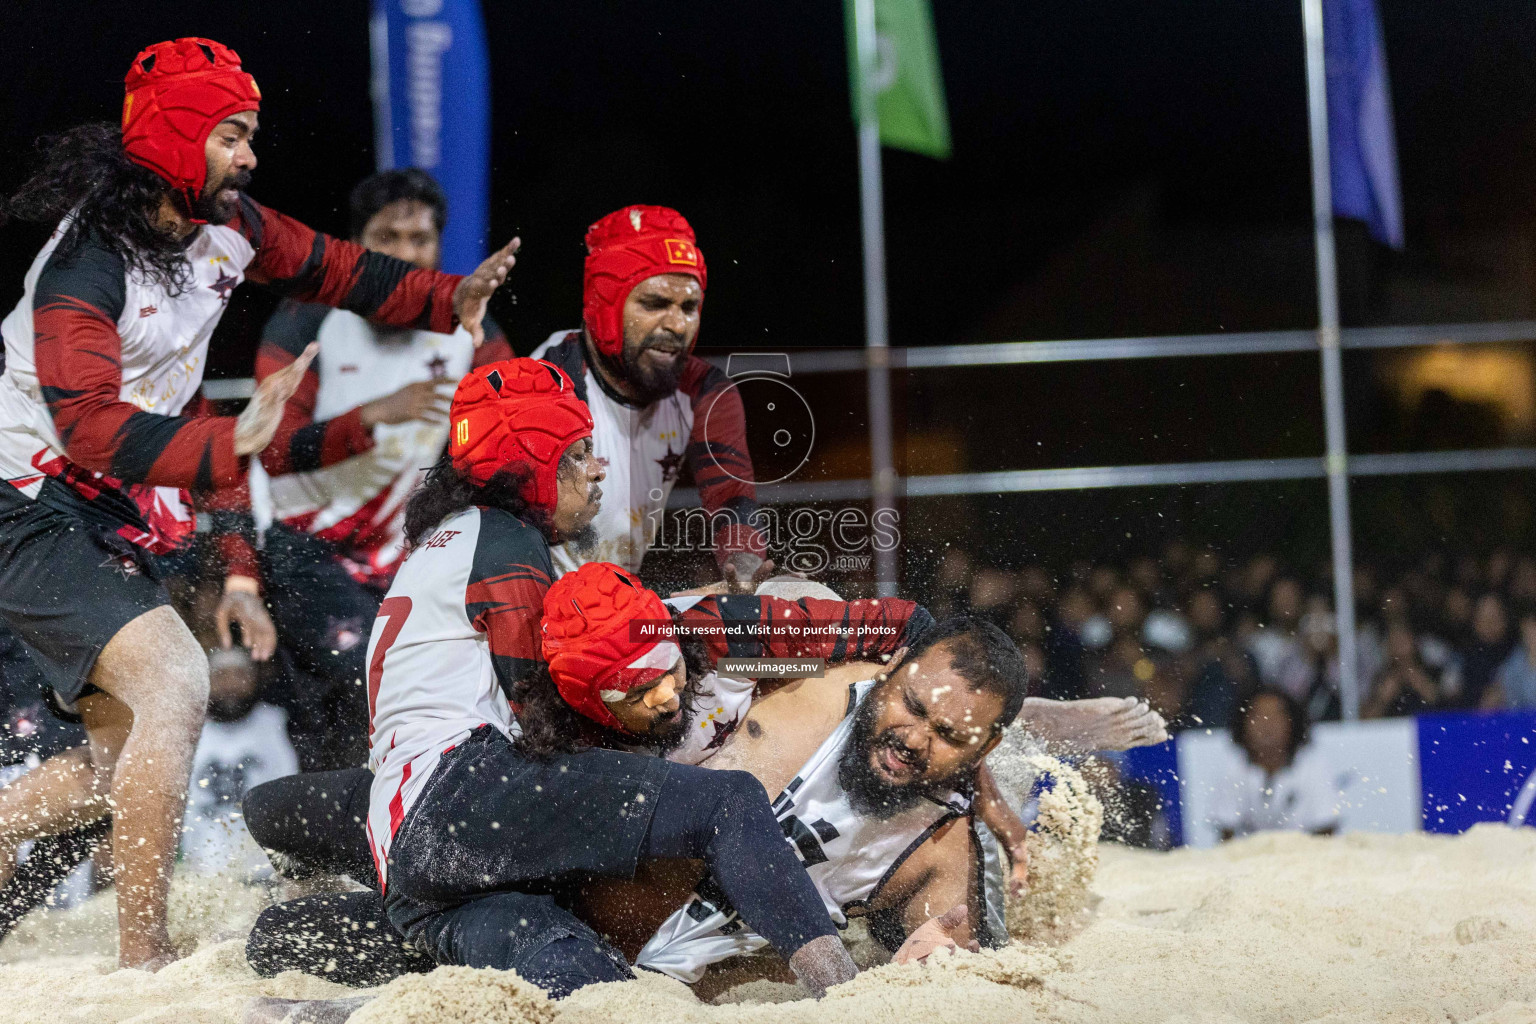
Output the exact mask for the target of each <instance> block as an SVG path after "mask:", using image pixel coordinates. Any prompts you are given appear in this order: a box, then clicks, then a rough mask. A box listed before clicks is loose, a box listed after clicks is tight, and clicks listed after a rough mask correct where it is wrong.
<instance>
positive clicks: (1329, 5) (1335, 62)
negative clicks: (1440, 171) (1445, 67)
mask: <svg viewBox="0 0 1536 1024" xmlns="http://www.w3.org/2000/svg"><path fill="white" fill-rule="evenodd" d="M1323 46H1324V49H1325V52H1326V65H1327V68H1328V160H1329V164H1330V165H1331V168H1332V175H1331V177H1332V179H1333V212H1334V215H1335V216H1338V217H1349V218H1352V219H1354V220H1363V221H1365V223H1366V224H1367V225H1368V226H1369V227H1370V230H1371V237H1373V238H1375V239H1376V240H1377V241H1378V242H1381V243H1383V244H1384V245H1390V246H1392V247H1393V248H1394V249H1401V248H1402V247H1403V196H1402V190H1401V188H1400V187H1399V185H1398V180H1397V136H1396V134H1395V133H1394V132H1393V130H1392V92H1391V89H1390V88H1389V86H1388V84H1387V52H1386V48H1385V46H1384V45H1383V43H1382V37H1381V23H1380V22H1379V21H1377V19H1376V5H1375V2H1374V0H1323Z"/></svg>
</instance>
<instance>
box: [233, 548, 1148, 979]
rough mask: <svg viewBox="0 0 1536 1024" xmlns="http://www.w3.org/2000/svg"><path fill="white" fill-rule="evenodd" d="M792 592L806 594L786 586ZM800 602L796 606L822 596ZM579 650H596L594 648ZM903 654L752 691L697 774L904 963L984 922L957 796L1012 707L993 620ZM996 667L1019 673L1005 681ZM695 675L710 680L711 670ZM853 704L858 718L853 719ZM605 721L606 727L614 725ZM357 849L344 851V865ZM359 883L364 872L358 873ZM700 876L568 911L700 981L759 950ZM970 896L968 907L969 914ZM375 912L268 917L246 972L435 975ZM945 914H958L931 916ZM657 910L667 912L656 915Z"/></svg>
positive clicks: (598, 889)
mask: <svg viewBox="0 0 1536 1024" xmlns="http://www.w3.org/2000/svg"><path fill="white" fill-rule="evenodd" d="M594 568H595V567H594ZM584 571H589V570H584ZM770 586H772V585H770ZM793 586H795V587H799V588H811V587H814V586H815V585H813V584H805V583H803V582H800V581H797V582H796V583H795V584H793ZM765 589H767V588H765ZM824 589H825V588H822V590H823V591H824ZM828 593H829V592H828ZM830 596H833V597H835V595H830ZM549 600H550V602H551V605H552V607H551V608H550V611H551V613H552V614H551V615H550V619H551V620H552V623H553V625H554V626H555V632H556V633H559V634H566V633H569V634H570V635H568V636H564V638H563V639H562V640H561V644H563V645H564V649H563V651H557V652H555V653H554V654H553V655H551V654H550V652H549V651H548V650H546V656H549V657H550V659H551V662H552V664H551V674H552V676H553V677H554V680H555V683H556V686H557V688H558V690H559V692H560V693H561V694H562V695H563V696H565V697H567V700H568V701H569V705H568V706H567V713H568V712H569V707H571V706H574V707H575V708H577V709H578V710H583V709H584V710H585V711H586V712H588V713H589V718H592V719H594V720H596V719H597V718H598V717H599V715H598V714H593V713H591V712H593V711H594V710H595V708H594V706H593V705H594V704H595V701H594V700H592V699H591V698H593V697H596V696H598V694H599V693H600V690H599V689H598V686H600V685H601V684H598V683H594V677H595V676H601V675H602V673H601V672H597V673H594V672H593V671H592V669H593V668H594V661H593V659H592V657H591V654H592V651H590V650H584V649H583V648H584V646H588V645H585V644H584V640H588V641H590V640H592V639H593V638H590V637H588V638H584V637H583V636H582V624H581V622H580V621H579V620H578V616H577V615H576V614H575V613H571V612H569V611H568V610H567V611H566V613H565V614H563V615H562V614H561V611H560V608H559V606H560V604H561V603H562V595H561V593H560V585H559V584H557V586H556V587H555V588H553V589H552V590H551V592H550V595H549ZM731 600H732V601H733V602H740V601H743V600H745V601H750V602H754V603H755V602H756V600H757V599H755V598H745V599H743V598H733V599H731ZM705 603H706V604H708V603H709V602H708V601H706V602H705ZM765 603H766V602H765ZM891 603H892V604H900V603H902V602H891ZM799 604H801V605H802V607H803V608H806V609H807V610H808V609H809V608H810V607H811V606H821V604H822V603H821V602H819V601H808V602H799ZM862 604H864V605H866V606H869V605H873V604H874V602H862ZM700 610H701V611H702V609H700ZM741 611H743V609H740V608H738V609H736V612H737V613H738V614H739V613H741ZM822 614H825V611H823V612H822ZM607 639H609V640H611V639H612V638H611V636H610V637H608V638H607ZM589 646H590V647H591V648H593V649H594V650H595V649H597V648H599V647H601V646H603V645H602V644H600V643H591V644H590V645H589ZM688 646H690V647H692V646H694V645H693V644H692V643H690V644H689V645H688ZM913 651H914V653H913V654H911V655H908V656H906V657H905V658H904V659H903V660H902V661H901V664H902V665H903V666H904V667H905V670H904V671H902V672H898V673H896V674H895V676H894V678H895V680H896V681H895V682H892V679H893V676H891V675H886V676H882V677H880V678H879V679H873V680H872V679H870V676H871V675H873V674H874V673H875V672H877V671H878V669H879V666H871V665H863V666H858V667H857V668H854V667H850V668H849V669H847V670H844V671H842V672H840V673H835V674H834V675H832V676H828V677H825V678H821V679H809V680H796V681H794V682H791V683H789V684H787V685H785V686H783V687H782V688H780V689H778V690H777V691H775V692H774V693H772V694H770V695H768V696H760V697H759V698H758V700H757V701H756V703H755V704H754V706H753V707H752V709H751V711H750V712H748V713H747V714H746V716H745V718H744V720H743V721H744V725H743V727H742V728H739V729H737V730H735V731H734V732H732V733H730V734H729V737H728V738H726V739H725V740H724V742H723V743H721V744H719V750H718V752H715V753H714V754H713V756H712V757H710V759H709V760H708V761H707V762H706V765H707V766H708V767H718V768H731V767H734V768H739V769H742V770H745V771H747V772H749V773H750V774H752V775H753V776H754V777H755V778H757V779H758V781H759V782H761V783H762V784H763V785H764V787H765V788H766V789H767V790H768V791H769V792H780V791H782V792H781V796H780V799H779V800H778V802H776V804H775V813H776V814H777V815H778V817H779V819H780V822H781V824H782V825H783V827H784V829H785V832H786V837H787V838H788V840H789V842H790V845H791V847H792V848H793V849H795V850H796V852H797V853H798V854H799V856H800V858H801V860H802V862H803V863H805V864H806V866H807V867H808V869H809V871H810V874H811V877H812V879H813V881H815V882H816V884H817V889H818V891H819V892H820V893H821V895H822V897H823V899H824V901H825V902H826V904H827V907H828V910H829V912H830V913H832V915H833V916H834V918H836V919H839V920H842V919H844V918H845V917H846V916H848V915H850V914H852V915H855V916H856V915H858V914H860V913H870V914H873V916H874V918H875V921H876V923H877V931H878V932H879V933H880V934H881V935H882V937H884V938H885V939H886V940H887V941H888V942H889V943H890V944H892V945H893V946H895V945H900V944H902V942H903V941H905V949H903V950H902V951H901V954H900V955H901V956H903V957H904V958H914V957H921V956H924V955H926V954H927V952H930V951H931V950H932V949H933V948H934V947H935V945H951V944H954V943H955V942H966V941H969V940H970V938H971V936H972V935H973V934H981V935H985V927H984V925H979V926H978V927H977V928H976V929H972V928H971V927H970V925H969V921H971V920H975V921H977V922H983V921H984V920H985V916H984V915H983V914H982V913H981V909H980V906H979V901H973V900H972V899H971V895H972V894H973V893H974V892H976V890H977V888H978V886H977V881H978V874H979V865H978V862H977V857H976V856H975V855H974V850H973V846H972V833H971V829H970V827H969V826H970V824H971V821H970V817H971V815H970V811H971V802H970V799H969V798H968V797H967V795H966V792H968V791H969V790H971V789H972V788H973V786H974V782H975V778H976V774H977V768H978V765H979V764H980V763H981V758H982V757H984V755H985V753H986V752H987V750H989V749H990V748H991V747H992V746H993V745H994V744H995V742H996V737H997V735H998V733H999V732H1000V730H1001V727H1002V725H1003V724H1004V723H1006V722H1007V721H1009V720H1011V718H1012V717H1013V715H1014V714H1016V713H1017V710H1018V707H1019V706H1020V705H1021V704H1023V703H1025V702H1024V699H1023V689H1022V686H1023V683H1022V669H1020V668H1019V665H1018V654H1017V651H1016V650H1015V649H1014V648H1013V645H1012V643H1011V642H1010V641H1008V640H1007V638H1006V637H1005V636H1003V635H1002V634H1001V633H1000V632H999V631H997V630H995V629H993V628H992V627H990V626H988V625H985V624H979V623H974V622H959V623H952V624H949V625H948V627H947V628H945V629H942V630H936V631H935V630H930V631H928V633H927V635H926V636H924V637H922V638H919V639H918V640H916V641H915V642H914V643H913ZM610 653H611V652H610ZM626 657H627V654H626ZM898 657H900V656H899V655H898ZM946 659H947V660H946ZM688 660H689V661H693V660H695V659H694V658H690V659H688ZM583 663H584V664H583ZM577 666H581V667H584V668H585V669H586V671H583V672H581V673H580V675H579V676H573V675H572V674H571V673H569V672H568V671H567V670H568V669H570V668H572V667H577ZM1008 666H1012V667H1013V668H1015V669H1019V671H1018V672H1016V673H1015V672H1009V671H1008V670H1007V669H1008ZM691 667H692V666H690V668H691ZM692 674H694V673H690V675H692ZM708 674H709V676H710V677H712V679H713V680H714V681H715V682H716V683H717V682H718V677H717V676H716V675H715V673H713V672H710V673H708ZM850 682H852V683H853V685H850ZM925 694H926V695H925ZM872 695H873V698H872ZM605 696H606V695H605ZM712 702H713V701H711V703H712ZM633 703H634V706H633V707H631V708H627V709H624V710H622V711H621V712H620V713H621V715H622V717H623V718H624V719H625V720H626V724H632V727H634V728H636V729H637V730H638V729H643V728H644V726H643V725H641V724H640V723H641V722H642V721H643V720H644V719H645V718H646V717H650V718H652V719H654V720H656V721H659V722H665V721H667V720H668V719H669V718H670V717H671V715H673V714H675V709H676V708H677V706H678V705H677V704H676V703H675V702H673V701H671V700H655V701H650V700H646V699H643V698H642V699H640V700H637V701H635V702H633ZM1029 703H1031V704H1036V703H1038V704H1042V705H1045V706H1044V707H1042V708H1041V710H1042V711H1043V712H1044V714H1042V715H1040V721H1041V723H1042V724H1043V725H1044V727H1045V731H1046V732H1047V733H1048V735H1050V736H1051V738H1053V739H1057V740H1060V741H1065V742H1068V743H1074V744H1080V745H1084V746H1088V747H1092V748H1102V747H1106V746H1118V747H1123V746H1133V745H1138V744H1141V743H1147V742H1157V741H1158V740H1160V739H1161V738H1162V735H1163V728H1162V722H1161V719H1160V718H1158V716H1156V714H1155V713H1153V712H1150V711H1148V710H1146V709H1145V708H1141V707H1136V706H1134V705H1126V704H1125V703H1123V702H1120V701H1110V702H1085V703H1084V704H1080V705H1079V706H1077V707H1063V706H1060V705H1055V704H1054V702H1029ZM562 704H564V702H562ZM548 707H549V708H553V704H551V705H549V706H548ZM914 707H917V708H921V709H922V710H921V712H918V711H914V710H913V708H914ZM856 708H857V709H862V710H860V712H859V714H855V709H856ZM712 710H713V709H712ZM549 714H558V712H557V711H551V710H547V709H546V707H544V706H540V707H530V706H525V707H524V709H523V712H522V716H521V718H522V720H523V722H524V727H525V728H528V729H530V730H542V729H545V728H547V727H548V726H547V723H545V722H544V721H543V719H544V718H545V717H546V716H547V715H549ZM604 724H605V725H608V726H609V727H610V728H611V723H606V722H605V723H604ZM702 724H703V725H705V726H708V725H709V724H710V723H708V722H703V723H702ZM849 751H854V753H849ZM333 781H334V780H333ZM274 785H279V784H274ZM316 795H319V794H316ZM252 797H253V798H254V800H255V805H256V806H255V807H252V806H250V805H248V808H247V813H248V815H249V816H250V817H251V824H252V826H253V831H254V832H255V833H256V834H257V835H258V838H259V839H262V840H263V841H264V842H267V844H268V845H273V844H272V843H271V840H272V839H273V838H278V839H282V838H283V837H282V836H281V835H277V836H274V832H277V833H280V832H282V831H283V830H282V829H275V830H274V829H269V828H267V827H265V826H266V825H267V824H269V823H270V821H271V818H270V816H269V813H268V812H270V810H271V808H270V807H262V804H264V803H265V802H266V794H263V793H262V792H260V791H256V792H253V794H252ZM327 797H328V799H333V800H334V799H336V798H337V797H342V799H341V800H340V801H339V802H338V803H337V806H336V807H335V809H334V810H333V811H331V812H329V813H331V814H332V816H335V817H351V816H352V815H353V814H358V812H360V810H361V809H360V808H358V807H356V806H355V805H354V806H351V807H348V806H347V800H346V797H345V794H343V793H340V792H337V793H329V792H328V793H327ZM347 811H350V812H351V813H350V814H348V813H346V812H347ZM309 813H312V814H314V815H315V817H314V818H313V819H309V820H312V821H314V822H315V823H317V824H318V823H319V822H321V821H322V820H323V818H324V816H325V813H326V812H324V811H322V810H320V809H319V808H318V807H317V808H316V809H314V810H312V811H310V812H309ZM962 823H963V824H962ZM353 828H354V831H355V826H354V827H353ZM292 836H293V832H292V830H289V837H288V840H289V841H288V846H289V849H288V850H287V851H283V852H289V853H291V852H292V848H293V846H294V845H296V844H294V843H293V842H292ZM361 856H362V857H364V858H365V857H366V854H362V855H361ZM358 857H359V854H357V853H356V852H355V851H354V853H353V855H352V859H353V860H356V859H358ZM346 861H347V858H346V857H345V856H337V855H336V853H335V852H333V853H332V855H331V856H330V858H329V859H328V862H327V863H326V864H325V866H327V867H330V868H331V869H333V870H334V869H337V868H345V867H346V866H347V863H346ZM289 863H291V861H290V862H289ZM311 863H313V861H311ZM357 874H358V877H365V872H362V871H359V872H357ZM699 877H700V873H699V872H698V871H697V870H696V869H693V870H689V869H684V871H683V872H682V873H681V874H678V873H675V872H674V873H671V876H670V877H662V875H661V874H660V873H657V874H654V875H653V876H652V877H650V878H649V879H648V880H647V882H646V883H645V884H643V885H639V886H633V887H614V886H611V885H609V884H607V883H603V884H599V883H596V882H588V883H586V884H585V885H584V886H583V887H582V889H581V891H580V892H579V893H578V894H577V896H578V899H577V906H578V909H579V910H580V912H582V913H583V914H585V915H589V916H590V918H591V919H592V920H593V921H594V922H598V923H601V925H602V928H603V930H604V931H605V932H607V933H608V935H609V936H610V937H611V938H612V939H614V940H615V941H616V943H617V944H618V945H619V946H620V947H621V948H623V949H624V952H625V953H626V955H627V956H628V957H630V958H636V957H638V963H639V964H640V965H641V966H646V967H650V968H652V969H657V970H664V971H666V972H667V973H672V974H674V975H676V976H679V977H688V978H690V979H692V978H697V977H699V976H702V974H703V972H704V969H705V967H706V966H707V965H708V964H709V963H712V962H715V961H718V960H720V959H723V958H725V957H729V956H733V955H735V954H737V953H742V952H750V951H753V950H756V949H758V948H760V947H761V946H762V945H764V942H763V940H762V939H760V938H758V937H757V936H756V935H754V934H752V933H750V932H745V931H743V925H742V924H741V922H740V921H739V920H737V919H735V917H734V914H733V913H731V911H730V909H729V907H728V905H723V904H724V902H725V901H723V900H722V899H721V894H720V893H719V892H718V891H717V890H718V887H717V886H709V885H707V884H706V885H705V886H704V887H701V888H699V889H698V891H697V892H695V891H694V889H695V887H696V886H697V885H698V881H699ZM973 902H976V903H977V906H975V907H974V908H972V907H970V906H968V904H971V903H973ZM680 904H682V909H678V908H679V905H680ZM377 906H378V897H377V896H376V895H374V894H372V893H349V894H344V895H340V896H324V897H311V898H309V899H305V900H297V901H292V902H290V903H288V904H284V905H282V906H280V907H274V908H271V909H269V910H268V911H267V912H266V913H265V914H264V915H263V917H262V920H261V921H259V922H258V925H257V928H256V930H255V931H254V932H253V934H252V937H251V942H250V946H249V950H248V951H249V953H250V959H251V962H252V964H253V966H255V967H256V968H257V970H258V971H259V972H261V973H264V974H273V973H276V972H277V971H279V970H284V969H294V968H298V969H309V970H312V971H315V972H317V973H324V974H325V976H326V977H328V978H331V979H332V980H351V981H353V983H360V984H370V983H377V982H379V981H382V980H386V979H387V977H389V976H391V974H392V973H393V974H398V973H401V972H403V971H406V970H427V969H430V968H431V967H432V966H434V962H433V961H432V960H431V959H429V958H426V957H424V956H420V955H419V954H415V953H412V952H410V951H405V950H402V949H401V948H400V947H399V945H398V944H397V943H396V942H392V941H390V939H389V938H388V937H387V931H388V928H387V924H381V923H380V922H378V920H377V917H378V914H377ZM946 910H950V911H953V912H952V913H950V914H948V915H946V916H944V917H942V918H941V919H939V920H936V921H934V920H931V919H934V918H936V917H938V916H939V914H940V912H941V911H946ZM674 911H676V912H675V913H674ZM669 914H670V915H671V920H666V919H667V918H668V915H669ZM658 925H661V927H660V928H659V929H658V927H657V926H658ZM924 925H927V927H926V929H925V928H924ZM647 939H649V941H647ZM642 947H644V948H643V949H642ZM360 966H361V967H363V971H362V972H361V974H360V975H359V973H358V968H359V967H360Z"/></svg>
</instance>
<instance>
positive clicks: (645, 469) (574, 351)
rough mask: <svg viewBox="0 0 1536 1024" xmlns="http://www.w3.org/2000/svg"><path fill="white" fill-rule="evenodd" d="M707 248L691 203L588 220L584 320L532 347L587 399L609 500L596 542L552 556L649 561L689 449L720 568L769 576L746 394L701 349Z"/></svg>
mask: <svg viewBox="0 0 1536 1024" xmlns="http://www.w3.org/2000/svg"><path fill="white" fill-rule="evenodd" d="M706 281H707V274H706V270H705V264H704V254H703V252H702V251H700V249H699V247H698V244H697V241H696V239H695V238H694V234H693V228H692V227H690V226H689V224H688V222H687V221H686V220H684V219H683V215H682V214H680V213H678V212H677V211H676V210H671V209H668V208H667V207H665V206H626V207H624V208H623V209H622V210H615V211H614V212H613V213H610V214H608V215H607V216H606V217H604V218H602V219H601V220H599V221H598V222H597V223H596V224H593V225H592V226H591V227H590V228H588V229H587V260H586V272H585V275H584V278H583V282H582V326H581V328H580V329H579V330H567V331H557V332H555V333H554V334H553V335H551V336H550V337H549V339H548V340H547V341H546V342H545V343H544V344H543V345H542V346H540V347H539V348H538V349H537V350H536V351H535V352H534V355H535V356H537V357H539V358H543V359H548V360H549V361H550V362H552V363H555V364H556V365H557V366H559V367H560V368H561V369H563V370H565V371H566V372H567V373H568V374H570V375H571V379H572V380H574V381H575V382H576V386H577V388H578V389H579V391H580V393H581V395H582V397H583V398H584V399H585V401H586V402H587V404H588V405H589V406H590V407H591V409H592V418H593V420H594V421H595V423H596V427H595V429H594V431H593V435H592V443H593V445H594V447H595V448H596V449H597V457H598V458H600V459H602V460H603V461H604V464H605V465H606V466H607V468H608V478H609V483H610V486H609V494H610V497H609V501H608V503H607V505H606V506H605V507H604V509H603V513H602V514H601V515H600V516H599V517H598V520H597V522H596V523H595V524H594V528H595V529H596V531H597V543H596V544H595V545H593V546H591V547H580V546H572V545H565V546H563V547H562V548H560V549H558V550H557V551H556V552H555V567H556V568H557V569H558V570H560V571H561V572H568V571H569V570H571V569H574V568H575V567H576V566H578V565H580V564H582V563H583V562H589V561H609V562H616V563H618V564H619V565H622V566H624V567H625V568H626V569H629V570H630V571H631V572H639V571H640V563H641V562H642V561H643V560H644V558H645V552H646V549H647V548H648V547H649V546H650V544H651V542H652V540H653V539H654V536H655V533H656V531H657V529H658V524H659V523H660V517H661V514H662V510H663V509H665V508H666V504H667V495H668V494H670V493H671V491H672V485H673V484H674V483H675V482H676V481H677V478H678V475H679V472H680V471H681V469H682V467H683V465H684V464H685V463H686V465H687V466H688V470H689V472H690V473H691V474H692V476H693V480H694V483H695V484H697V485H698V488H699V498H700V501H701V503H702V504H703V506H704V509H705V510H706V511H707V512H708V513H709V516H710V523H711V525H712V527H713V530H714V547H715V557H716V559H717V560H718V562H719V564H720V567H721V573H722V575H723V576H724V577H725V578H727V579H730V580H738V581H740V582H742V583H747V582H749V581H751V580H752V579H754V578H766V576H768V575H770V574H771V573H772V569H773V566H772V563H771V562H766V561H765V558H766V538H765V537H764V534H763V533H762V531H761V530H760V529H758V528H757V526H756V525H754V522H753V520H754V518H755V515H756V512H757V491H756V487H755V485H754V483H753V474H752V457H751V454H750V453H749V452H748V451H747V435H746V419H745V414H744V411H743V408H742V402H741V397H740V395H739V394H738V393H737V392H736V391H734V390H732V389H731V382H730V380H729V378H727V377H726V376H725V375H724V374H723V373H721V372H720V371H719V370H718V369H716V368H715V367H713V366H711V365H710V364H709V363H707V362H705V361H704V360H703V359H700V358H698V357H697V356H695V355H693V354H692V353H693V347H694V344H695V342H697V340H698V336H699V321H700V317H701V315H702V313H703V308H704V285H705V283H706Z"/></svg>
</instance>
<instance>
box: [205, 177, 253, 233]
mask: <svg viewBox="0 0 1536 1024" xmlns="http://www.w3.org/2000/svg"><path fill="white" fill-rule="evenodd" d="M250 187H251V172H250V171H235V172H234V173H233V174H226V175H225V176H224V177H222V178H220V179H219V180H218V181H216V182H209V184H208V185H207V186H205V187H204V188H203V194H202V195H200V196H198V197H197V202H196V203H194V204H192V215H193V216H194V217H196V218H198V219H199V220H205V221H207V222H208V223H209V224H228V223H229V222H230V221H231V220H233V219H234V216H235V214H236V213H238V212H239V211H240V199H239V197H238V196H237V197H236V198H234V199H229V200H226V199H221V198H219V193H220V192H222V191H224V190H225V189H227V188H232V189H234V190H235V191H237V192H244V191H245V190H246V189H248V188H250Z"/></svg>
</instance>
